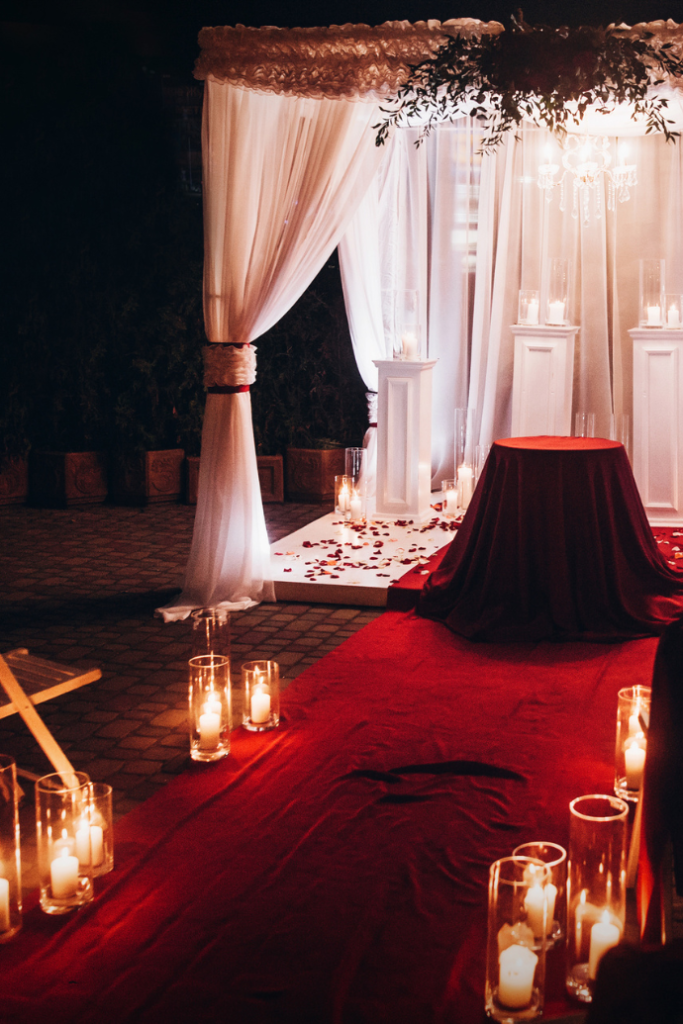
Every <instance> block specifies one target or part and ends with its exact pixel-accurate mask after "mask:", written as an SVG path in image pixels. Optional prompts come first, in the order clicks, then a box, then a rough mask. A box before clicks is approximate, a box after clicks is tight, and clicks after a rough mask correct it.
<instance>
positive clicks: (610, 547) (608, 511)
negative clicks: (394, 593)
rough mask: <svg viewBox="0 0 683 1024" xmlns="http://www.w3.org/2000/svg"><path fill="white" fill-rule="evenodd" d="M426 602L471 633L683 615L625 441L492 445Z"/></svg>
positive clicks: (602, 635) (602, 632) (613, 626)
mask: <svg viewBox="0 0 683 1024" xmlns="http://www.w3.org/2000/svg"><path fill="white" fill-rule="evenodd" d="M418 611H419V612H420V614H421V615H424V616H426V617H428V618H433V619H438V620H441V621H443V622H445V623H446V624H447V625H448V626H449V627H450V628H451V629H453V630H454V631H455V632H457V633H460V634H462V635H463V636H466V637H468V638H469V639H471V640H538V639H541V638H553V639H560V638H563V639H572V638H576V639H579V638H581V639H592V640H615V639H619V638H626V637H629V636H631V637H632V636H646V635H652V634H656V633H659V632H661V630H662V629H663V628H664V626H665V625H666V624H667V623H669V622H671V621H672V620H673V619H675V618H677V617H678V616H679V615H680V614H681V613H683V577H682V576H681V575H680V574H679V573H677V572H676V571H675V570H673V569H671V568H669V566H668V565H667V564H666V562H665V561H664V559H663V557H662V556H661V554H660V552H659V550H658V548H657V545H656V543H655V541H654V538H653V536H652V530H651V529H650V526H649V524H648V521H647V517H646V515H645V511H644V509H643V505H642V502H641V500H640V496H639V494H638V490H637V487H636V483H635V480H634V479H633V474H632V472H631V467H630V465H629V461H628V457H627V455H626V452H625V450H624V447H623V445H621V444H619V443H618V442H616V441H606V440H602V439H600V438H574V437H519V438H508V439H506V440H501V441H496V443H495V444H494V445H493V446H492V448H491V453H490V455H489V458H488V461H487V463H486V466H485V468H484V472H483V473H482V477H481V480H480V481H479V484H478V486H477V489H476V491H475V494H474V497H473V498H472V501H471V503H470V507H469V509H468V510H467V514H466V515H465V518H464V520H463V524H462V526H461V527H460V529H459V530H458V532H457V534H456V536H455V539H454V540H453V543H452V545H451V547H450V550H449V551H448V553H447V555H446V557H445V558H444V560H443V561H442V563H441V565H440V567H439V569H438V570H437V571H436V572H435V573H433V574H432V576H430V578H429V579H428V580H427V584H426V586H425V589H424V591H423V594H422V596H421V598H420V601H419V603H418Z"/></svg>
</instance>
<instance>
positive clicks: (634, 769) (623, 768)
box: [614, 686, 652, 803]
mask: <svg viewBox="0 0 683 1024" xmlns="http://www.w3.org/2000/svg"><path fill="white" fill-rule="evenodd" d="M651 698H652V690H651V689H650V687H649V686H628V687H626V689H624V690H619V694H618V704H617V739H616V746H615V752H614V768H615V770H614V792H615V793H616V794H617V796H620V797H621V798H622V800H631V801H633V802H634V803H636V802H637V801H638V792H639V790H640V784H641V782H642V779H643V771H644V768H645V755H646V753H647V729H648V726H649V724H650V700H651Z"/></svg>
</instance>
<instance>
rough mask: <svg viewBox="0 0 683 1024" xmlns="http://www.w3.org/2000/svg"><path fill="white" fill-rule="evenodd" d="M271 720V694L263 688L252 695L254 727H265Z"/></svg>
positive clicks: (260, 687)
mask: <svg viewBox="0 0 683 1024" xmlns="http://www.w3.org/2000/svg"><path fill="white" fill-rule="evenodd" d="M269 718H270V694H269V693H268V692H267V690H264V689H263V687H262V686H259V687H258V689H255V690H254V692H253V693H252V695H251V720H252V722H253V723H254V725H263V724H264V723H265V722H267V721H268V719H269Z"/></svg>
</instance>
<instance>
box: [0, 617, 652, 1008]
mask: <svg viewBox="0 0 683 1024" xmlns="http://www.w3.org/2000/svg"><path fill="white" fill-rule="evenodd" d="M655 649H656V641H655V640H653V639H645V640H634V641H631V642H629V643H624V644H591V643H581V644H561V643H553V644H551V643H539V644H531V643H524V644H509V645H505V644H471V643H469V642H468V641H466V640H463V639H462V638H461V637H458V636H456V635H455V634H453V633H452V632H450V631H449V630H447V629H445V628H444V627H443V626H442V625H441V624H439V623H434V622H430V621H428V620H425V619H421V618H419V617H417V616H415V615H414V614H411V613H400V612H387V613H386V614H385V615H383V616H381V617H380V618H379V619H377V620H376V621H375V622H373V623H372V624H371V625H370V626H368V627H366V628H365V629H364V630H362V631H361V632H360V633H358V634H357V635H356V636H354V637H353V638H351V639H350V640H348V641H346V642H345V643H344V644H343V645H342V646H341V647H340V648H338V649H337V650H336V651H334V652H333V653H332V654H330V655H328V656H327V657H326V658H324V659H323V660H322V661H321V662H319V663H317V664H316V665H315V666H313V667H312V668H311V669H309V670H308V671H307V672H305V673H304V674H303V675H302V676H300V677H299V679H297V680H296V681H295V682H294V683H292V684H291V686H290V687H289V688H288V689H286V690H285V692H284V694H283V701H282V713H283V722H282V725H281V727H280V729H278V730H274V731H272V732H270V733H267V734H262V735H257V734H251V733H246V732H243V731H241V730H237V731H236V732H234V733H233V737H232V739H233V747H232V751H231V753H230V756H229V757H228V758H226V759H225V760H224V761H222V762H220V763H218V764H216V765H194V766H193V767H192V768H191V769H190V770H188V771H187V772H186V773H185V774H183V775H182V776H180V777H179V778H177V779H176V780H174V781H173V782H170V783H169V784H168V785H167V786H166V787H165V788H164V789H163V790H162V791H161V792H159V793H158V794H157V795H156V796H154V797H153V798H152V799H151V800H149V801H147V802H146V803H145V804H143V805H142V806H141V807H140V808H139V809H138V810H136V811H134V812H133V813H131V814H130V815H128V816H127V817H126V818H125V819H123V820H122V821H121V822H120V823H119V824H118V825H117V826H116V849H115V856H116V869H115V870H114V872H113V873H111V874H109V875H107V876H106V877H105V878H103V879H99V880H97V881H96V891H97V895H96V898H95V900H94V902H93V903H91V904H90V905H89V906H88V907H85V908H84V909H82V910H81V911H79V912H78V913H77V914H74V915H72V916H70V917H64V918H49V917H47V916H46V915H44V914H42V913H41V911H40V910H38V909H37V908H36V909H34V910H32V911H30V912H29V913H27V914H26V915H25V918H24V928H23V931H22V932H20V933H19V935H18V936H17V937H16V938H15V939H13V940H12V942H10V943H8V944H6V945H4V946H0V965H1V969H0V1019H1V1020H2V1024H46V1022H49V1024H103V1022H106V1024H108V1022H116V1024H123V1022H125V1024H128V1022H135V1024H169V1022H175V1021H179V1022H182V1024H185V1022H187V1024H190V1022H191V1024H219V1022H220V1024H222V1022H224V1021H226V1022H227V1021H231V1022H232V1021H234V1022H235V1024H282V1022H286V1024H290V1022H291V1024H480V1022H481V1021H482V1019H483V1006H484V970H485V963H484V961H485V949H486V919H487V912H486V907H487V882H488V871H489V866H490V864H491V863H492V861H494V860H496V859H497V858H499V857H502V856H507V855H508V854H510V853H511V852H512V850H513V848H514V847H515V846H517V845H518V844H519V843H522V842H527V841H531V840H548V841H553V842H559V843H561V844H562V845H564V846H566V844H567V839H568V819H569V801H570V800H571V799H572V798H573V797H575V796H578V795H581V794H584V793H595V792H605V793H609V792H610V791H611V789H612V786H613V782H614V732H615V723H616V707H617V692H618V690H619V689H620V688H621V687H623V686H627V685H634V684H636V683H648V682H649V680H650V678H651V674H652V663H653V658H654V654H655ZM563 993H564V960H563V950H562V949H559V950H555V951H553V952H552V953H551V954H549V959H548V980H547V1000H546V1004H547V1005H546V1013H545V1018H546V1019H552V1016H553V1013H557V1012H559V1011H561V1010H564V1012H567V1011H568V1010H569V1006H568V1004H567V1003H566V1002H565V999H564V996H563Z"/></svg>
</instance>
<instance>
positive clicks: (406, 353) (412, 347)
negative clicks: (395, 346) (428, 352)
mask: <svg viewBox="0 0 683 1024" xmlns="http://www.w3.org/2000/svg"><path fill="white" fill-rule="evenodd" d="M401 347H402V350H403V358H404V359H408V360H413V361H414V360H415V359H417V335H416V334H414V332H413V331H405V332H404V333H403V335H402V336H401Z"/></svg>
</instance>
